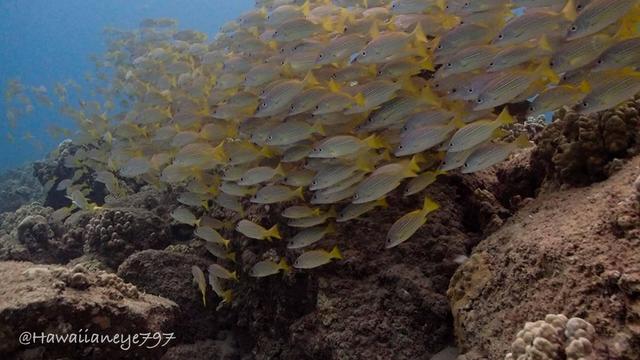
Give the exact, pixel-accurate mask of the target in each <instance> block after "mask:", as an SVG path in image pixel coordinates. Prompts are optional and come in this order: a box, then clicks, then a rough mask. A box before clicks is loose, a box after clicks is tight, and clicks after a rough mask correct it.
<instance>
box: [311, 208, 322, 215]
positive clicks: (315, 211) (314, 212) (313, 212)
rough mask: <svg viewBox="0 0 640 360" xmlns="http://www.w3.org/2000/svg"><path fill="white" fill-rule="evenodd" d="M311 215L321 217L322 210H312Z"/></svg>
mask: <svg viewBox="0 0 640 360" xmlns="http://www.w3.org/2000/svg"><path fill="white" fill-rule="evenodd" d="M311 214H313V215H315V216H318V215H320V208H315V209H313V210H311Z"/></svg>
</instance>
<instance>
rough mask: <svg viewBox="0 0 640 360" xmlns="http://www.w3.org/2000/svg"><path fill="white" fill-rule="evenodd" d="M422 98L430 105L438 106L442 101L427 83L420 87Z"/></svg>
mask: <svg viewBox="0 0 640 360" xmlns="http://www.w3.org/2000/svg"><path fill="white" fill-rule="evenodd" d="M420 95H421V96H422V98H423V99H424V100H425V101H426V102H427V103H428V104H430V105H436V106H439V105H440V104H441V103H442V102H441V101H440V97H439V96H438V95H436V93H435V92H433V90H432V89H431V87H429V86H428V85H427V86H425V87H424V88H422V91H421V92H420Z"/></svg>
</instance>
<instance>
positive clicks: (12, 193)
mask: <svg viewBox="0 0 640 360" xmlns="http://www.w3.org/2000/svg"><path fill="white" fill-rule="evenodd" d="M43 200H44V192H43V189H42V185H40V184H39V183H38V181H37V179H36V178H35V177H34V176H33V174H32V172H31V167H30V166H28V165H26V166H21V167H18V168H15V169H9V170H6V171H3V172H2V173H0V213H3V212H8V211H15V210H17V209H18V208H19V207H20V206H22V205H26V204H30V203H33V202H40V203H42V202H43Z"/></svg>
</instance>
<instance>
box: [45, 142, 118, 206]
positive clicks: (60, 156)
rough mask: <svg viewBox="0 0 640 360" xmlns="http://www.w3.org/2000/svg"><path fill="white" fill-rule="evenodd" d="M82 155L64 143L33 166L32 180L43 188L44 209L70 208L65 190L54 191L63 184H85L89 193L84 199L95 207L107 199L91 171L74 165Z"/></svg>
mask: <svg viewBox="0 0 640 360" xmlns="http://www.w3.org/2000/svg"><path fill="white" fill-rule="evenodd" d="M85 153H86V150H85V149H84V148H83V147H82V146H79V145H77V144H74V143H73V142H72V141H71V140H65V141H63V142H61V143H60V144H59V145H58V148H57V149H56V150H54V151H53V152H51V154H49V156H48V157H47V158H46V159H44V160H41V161H36V162H34V163H33V176H34V177H35V178H37V179H38V181H39V182H40V184H41V185H42V186H43V187H45V189H44V190H45V192H46V193H45V196H44V205H45V206H49V207H52V208H54V209H60V208H63V207H65V206H69V205H71V200H70V199H69V198H67V192H66V188H64V189H58V187H59V185H60V183H61V182H62V181H65V180H66V181H71V182H72V183H76V184H85V185H86V186H87V187H88V188H89V189H90V192H89V194H88V195H87V197H88V198H89V199H91V200H92V201H93V202H95V203H97V204H102V203H104V198H105V197H106V196H107V192H106V188H105V186H104V184H102V183H100V182H97V181H95V173H94V172H93V170H91V169H89V168H87V167H82V166H81V165H80V164H78V163H77V161H75V157H76V156H81V154H85Z"/></svg>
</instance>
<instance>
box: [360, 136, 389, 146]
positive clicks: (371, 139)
mask: <svg viewBox="0 0 640 360" xmlns="http://www.w3.org/2000/svg"><path fill="white" fill-rule="evenodd" d="M363 141H364V143H365V144H367V146H368V147H370V148H372V149H380V148H383V147H385V144H384V142H383V141H382V139H381V138H380V137H379V136H377V135H376V134H371V135H369V136H368V137H367V138H365V139H364V140H363Z"/></svg>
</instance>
